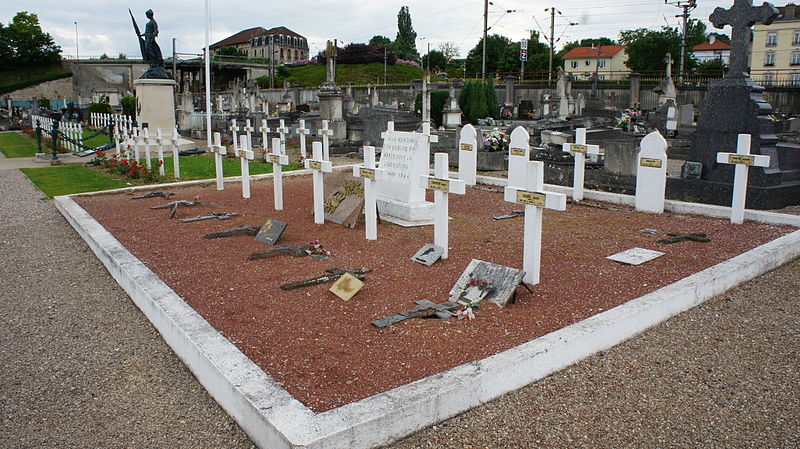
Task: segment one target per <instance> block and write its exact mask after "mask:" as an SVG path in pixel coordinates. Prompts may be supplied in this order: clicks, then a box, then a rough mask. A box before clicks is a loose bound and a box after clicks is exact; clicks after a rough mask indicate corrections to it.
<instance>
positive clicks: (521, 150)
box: [509, 148, 525, 156]
mask: <svg viewBox="0 0 800 449" xmlns="http://www.w3.org/2000/svg"><path fill="white" fill-rule="evenodd" d="M509 153H510V154H511V155H512V156H525V149H524V148H512V149H511V150H509Z"/></svg>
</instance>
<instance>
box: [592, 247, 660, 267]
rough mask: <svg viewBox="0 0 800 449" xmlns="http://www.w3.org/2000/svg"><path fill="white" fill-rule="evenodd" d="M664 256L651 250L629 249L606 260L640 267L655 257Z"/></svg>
mask: <svg viewBox="0 0 800 449" xmlns="http://www.w3.org/2000/svg"><path fill="white" fill-rule="evenodd" d="M664 254H665V253H662V252H660V251H653V250H652V249H644V248H631V249H628V250H625V251H623V252H621V253H617V254H612V255H610V256H608V257H606V259H609V260H613V261H614V262H619V263H624V264H627V265H641V264H643V263H645V262H648V261H650V260H653V259H655V258H656V257H661V256H663V255H664Z"/></svg>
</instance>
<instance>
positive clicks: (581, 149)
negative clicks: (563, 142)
mask: <svg viewBox="0 0 800 449" xmlns="http://www.w3.org/2000/svg"><path fill="white" fill-rule="evenodd" d="M569 151H572V152H573V153H586V152H588V151H589V147H587V146H586V145H579V144H577V143H573V144H570V146H569Z"/></svg>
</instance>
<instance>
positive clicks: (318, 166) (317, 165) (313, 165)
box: [308, 161, 322, 170]
mask: <svg viewBox="0 0 800 449" xmlns="http://www.w3.org/2000/svg"><path fill="white" fill-rule="evenodd" d="M308 168H309V169H311V170H322V162H320V161H308Z"/></svg>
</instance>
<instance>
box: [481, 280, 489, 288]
mask: <svg viewBox="0 0 800 449" xmlns="http://www.w3.org/2000/svg"><path fill="white" fill-rule="evenodd" d="M488 283H489V282H488V281H487V280H486V279H484V280H482V281H481V287H486V284H488Z"/></svg>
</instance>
